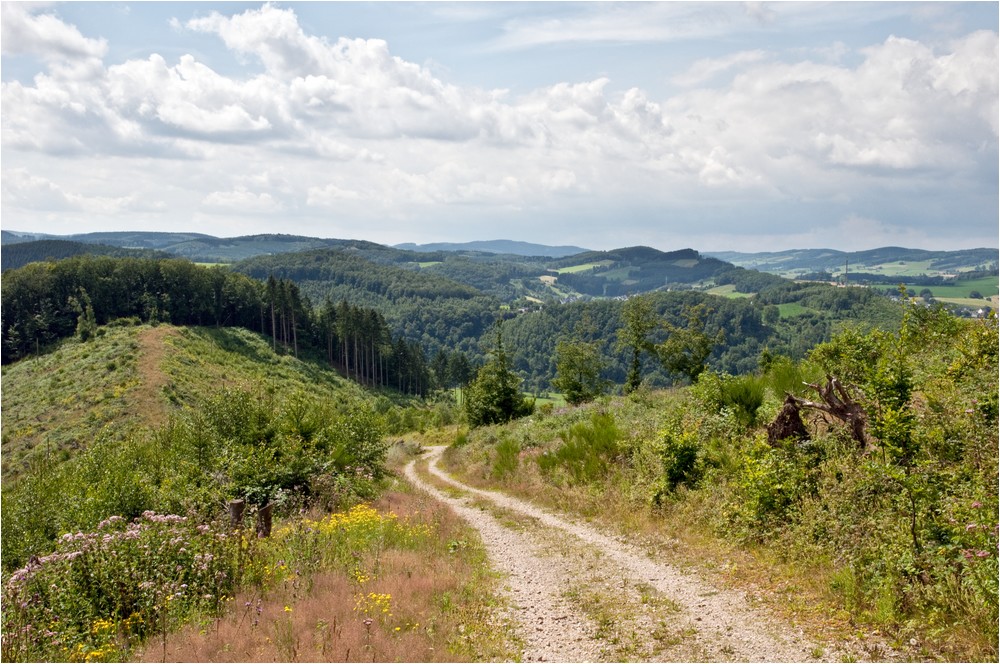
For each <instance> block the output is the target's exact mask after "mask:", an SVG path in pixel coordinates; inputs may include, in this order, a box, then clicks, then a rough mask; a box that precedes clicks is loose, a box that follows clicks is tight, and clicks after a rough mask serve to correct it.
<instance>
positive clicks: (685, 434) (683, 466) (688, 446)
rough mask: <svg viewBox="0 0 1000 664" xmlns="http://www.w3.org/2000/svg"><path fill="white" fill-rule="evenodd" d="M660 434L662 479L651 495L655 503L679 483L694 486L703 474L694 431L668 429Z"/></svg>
mask: <svg viewBox="0 0 1000 664" xmlns="http://www.w3.org/2000/svg"><path fill="white" fill-rule="evenodd" d="M660 436H661V440H662V447H660V456H661V459H662V463H663V480H662V483H661V485H660V487H659V488H658V489H657V491H656V493H655V494H654V496H653V503H654V504H656V505H659V504H661V503H662V502H663V500H664V498H665V497H666V496H667V495H669V494H672V493H674V492H675V491H676V490H677V487H679V486H681V485H684V486H687V487H688V488H695V487H696V486H697V485H698V482H699V481H700V480H701V478H702V475H703V474H704V463H703V460H702V459H701V447H700V445H699V444H698V439H697V434H696V433H695V432H693V431H684V430H681V431H679V432H678V431H674V430H673V429H668V430H666V431H664V432H662V433H661V434H660Z"/></svg>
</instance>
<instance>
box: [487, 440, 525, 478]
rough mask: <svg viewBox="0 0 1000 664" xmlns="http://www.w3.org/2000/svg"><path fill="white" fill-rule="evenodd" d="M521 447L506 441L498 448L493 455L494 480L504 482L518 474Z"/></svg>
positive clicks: (499, 444) (498, 445)
mask: <svg viewBox="0 0 1000 664" xmlns="http://www.w3.org/2000/svg"><path fill="white" fill-rule="evenodd" d="M520 454H521V446H520V445H519V444H518V443H517V442H516V441H513V440H509V439H506V438H505V439H504V440H502V441H500V443H498V444H497V446H496V451H495V452H494V454H493V478H494V479H497V480H500V481H503V480H505V479H507V478H508V477H513V476H514V475H515V474H516V473H517V467H518V464H519V455H520Z"/></svg>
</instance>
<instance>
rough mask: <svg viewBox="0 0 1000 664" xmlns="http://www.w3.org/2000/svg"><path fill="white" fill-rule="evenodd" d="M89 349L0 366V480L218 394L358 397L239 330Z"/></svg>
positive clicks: (136, 335) (177, 332) (116, 330)
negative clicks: (0, 395) (229, 391)
mask: <svg viewBox="0 0 1000 664" xmlns="http://www.w3.org/2000/svg"><path fill="white" fill-rule="evenodd" d="M102 330H103V332H102V333H101V334H100V335H99V336H97V337H95V338H93V339H91V340H90V341H88V342H81V341H79V340H78V339H77V338H75V337H73V338H69V339H65V340H63V341H62V342H60V343H59V345H58V347H57V348H56V349H55V350H54V351H53V352H50V353H45V354H41V355H38V356H35V357H30V358H26V359H24V360H22V361H20V362H16V363H14V364H11V365H5V366H4V367H3V415H4V416H3V421H2V427H3V428H2V432H3V434H2V441H3V443H2V446H3V447H2V449H3V478H4V483H5V484H6V483H7V481H8V479H9V478H12V477H16V476H17V475H18V474H20V473H21V472H22V471H23V470H25V469H26V468H29V467H31V466H34V465H37V464H39V463H46V462H54V461H59V460H62V459H66V458H69V457H70V456H71V455H72V454H73V453H74V451H76V450H80V449H84V448H86V447H87V446H88V444H89V443H90V441H93V440H95V439H97V438H98V437H106V436H112V437H121V436H125V435H127V434H128V432H129V431H130V430H132V429H135V428H137V427H152V426H157V425H162V424H165V423H166V422H167V421H168V420H169V419H170V417H171V415H172V414H176V413H179V412H181V411H182V410H184V409H185V408H189V407H192V406H195V405H196V404H198V403H201V402H203V401H204V400H206V399H207V398H208V397H210V396H212V395H214V394H217V393H218V391H219V390H220V389H221V388H223V387H235V388H248V389H253V390H255V391H256V390H262V391H264V392H266V393H270V394H290V393H294V392H295V391H306V392H309V393H311V394H317V395H321V396H326V397H333V396H337V397H338V398H341V400H348V399H353V398H366V397H363V394H364V393H363V391H362V389H361V388H360V387H359V386H357V385H356V384H355V383H353V382H351V381H348V380H346V379H344V378H342V377H341V376H340V375H339V374H337V372H336V371H334V370H332V369H329V368H326V367H325V366H324V365H323V364H322V363H314V362H310V361H308V360H299V359H296V358H294V357H291V356H289V355H279V354H277V353H275V352H274V351H273V350H272V347H271V344H270V342H269V341H268V340H266V339H265V338H264V337H262V336H261V335H259V334H256V333H254V332H250V331H248V330H245V329H243V328H235V327H233V328H202V327H175V326H172V325H159V326H155V327H154V326H149V325H139V326H128V325H116V326H108V327H106V328H102Z"/></svg>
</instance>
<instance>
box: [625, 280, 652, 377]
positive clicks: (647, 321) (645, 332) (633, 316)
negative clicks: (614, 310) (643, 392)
mask: <svg viewBox="0 0 1000 664" xmlns="http://www.w3.org/2000/svg"><path fill="white" fill-rule="evenodd" d="M621 316H622V326H621V328H619V330H618V349H619V350H626V351H628V352H629V354H630V357H631V359H630V360H629V364H628V375H627V376H626V378H625V393H626V394H628V393H629V392H634V391H635V390H636V389H638V388H639V385H640V383H641V382H642V373H641V371H642V353H643V352H648V351H650V350H651V349H652V345H651V343H650V341H649V338H648V337H649V334H650V333H651V332H652V331H653V330H654V329H655V328H656V325H657V319H656V312H655V310H654V309H653V303H652V301H651V300H650V299H649V298H648V297H642V296H637V297H631V298H629V299H628V300H627V301H626V302H625V304H624V306H623V307H622V312H621Z"/></svg>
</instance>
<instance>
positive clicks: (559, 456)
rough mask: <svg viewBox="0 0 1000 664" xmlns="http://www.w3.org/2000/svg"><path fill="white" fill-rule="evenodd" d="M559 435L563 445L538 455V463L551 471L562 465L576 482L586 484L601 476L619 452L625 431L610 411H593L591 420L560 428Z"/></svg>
mask: <svg viewBox="0 0 1000 664" xmlns="http://www.w3.org/2000/svg"><path fill="white" fill-rule="evenodd" d="M559 438H560V439H561V440H562V443H561V444H560V445H559V447H557V448H556V449H555V450H551V451H546V452H545V453H543V454H541V455H540V456H539V457H537V459H538V467H539V468H540V469H541V471H542V472H543V473H546V474H549V475H552V474H553V473H554V472H555V471H556V469H561V470H563V471H565V472H567V473H568V474H569V476H570V477H571V478H572V480H573V482H574V483H576V484H583V483H585V482H590V481H593V480H595V479H597V478H598V477H600V476H601V475H602V474H603V473H604V472H605V470H606V469H607V466H608V464H609V463H610V462H611V461H612V460H613V459H614V458H615V457H616V456H618V454H619V447H618V441H619V440H620V438H621V432H620V431H619V430H618V427H617V426H616V425H615V419H614V417H613V416H612V415H611V414H610V413H593V415H591V418H590V422H589V423H587V422H579V423H577V424H574V425H573V426H571V427H570V428H569V429H567V430H564V431H561V432H559Z"/></svg>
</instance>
